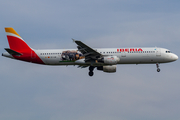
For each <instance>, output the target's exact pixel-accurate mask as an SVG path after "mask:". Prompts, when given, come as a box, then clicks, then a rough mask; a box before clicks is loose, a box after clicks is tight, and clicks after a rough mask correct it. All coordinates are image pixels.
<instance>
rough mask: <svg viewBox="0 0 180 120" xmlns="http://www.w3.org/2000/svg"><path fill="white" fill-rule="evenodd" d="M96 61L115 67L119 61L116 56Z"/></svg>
mask: <svg viewBox="0 0 180 120" xmlns="http://www.w3.org/2000/svg"><path fill="white" fill-rule="evenodd" d="M98 61H99V62H102V63H105V64H108V65H116V64H117V63H118V62H119V61H120V59H119V58H118V57H117V56H107V57H103V58H102V59H100V60H98Z"/></svg>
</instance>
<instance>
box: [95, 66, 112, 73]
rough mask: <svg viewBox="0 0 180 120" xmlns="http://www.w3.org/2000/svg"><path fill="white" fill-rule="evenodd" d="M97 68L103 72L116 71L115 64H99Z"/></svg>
mask: <svg viewBox="0 0 180 120" xmlns="http://www.w3.org/2000/svg"><path fill="white" fill-rule="evenodd" d="M97 70H101V71H103V72H108V73H113V72H116V65H112V66H99V67H97Z"/></svg>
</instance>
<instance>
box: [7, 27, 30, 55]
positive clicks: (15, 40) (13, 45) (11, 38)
mask: <svg viewBox="0 0 180 120" xmlns="http://www.w3.org/2000/svg"><path fill="white" fill-rule="evenodd" d="M5 31H6V35H7V39H8V42H9V47H10V49H11V50H14V51H17V52H22V51H29V50H31V48H30V47H29V46H28V45H27V44H26V42H25V41H24V40H23V39H22V38H21V36H20V35H19V34H18V33H17V32H16V31H15V30H14V29H13V28H11V27H8V28H5Z"/></svg>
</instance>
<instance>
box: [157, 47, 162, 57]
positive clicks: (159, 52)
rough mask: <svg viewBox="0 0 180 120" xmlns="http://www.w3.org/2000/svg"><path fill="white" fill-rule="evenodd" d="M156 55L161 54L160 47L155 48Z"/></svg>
mask: <svg viewBox="0 0 180 120" xmlns="http://www.w3.org/2000/svg"><path fill="white" fill-rule="evenodd" d="M156 56H161V49H160V48H157V49H156Z"/></svg>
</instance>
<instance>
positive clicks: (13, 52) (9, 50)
mask: <svg viewBox="0 0 180 120" xmlns="http://www.w3.org/2000/svg"><path fill="white" fill-rule="evenodd" d="M4 49H5V50H6V51H7V52H8V53H9V54H11V55H22V54H21V53H18V52H16V51H14V50H11V49H9V48H4Z"/></svg>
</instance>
